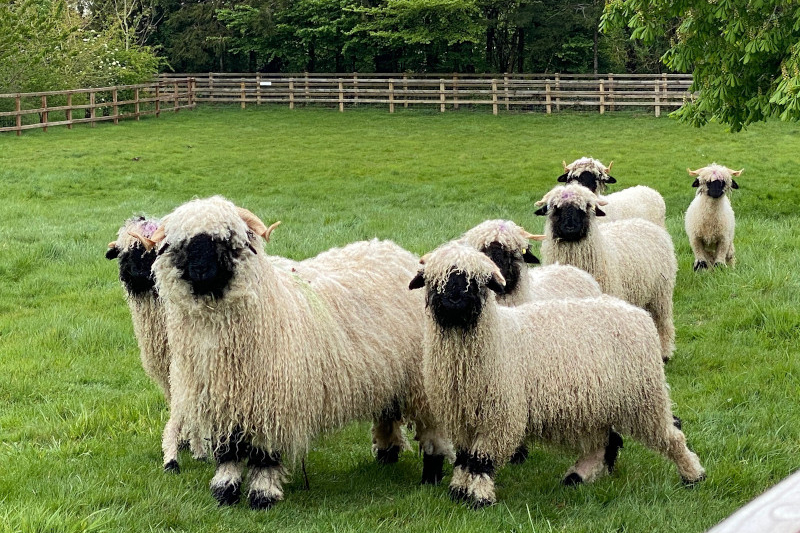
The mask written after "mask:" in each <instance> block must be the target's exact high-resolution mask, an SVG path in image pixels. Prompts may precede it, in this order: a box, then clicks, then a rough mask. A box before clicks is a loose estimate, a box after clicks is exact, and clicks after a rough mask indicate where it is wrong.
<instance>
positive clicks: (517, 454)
mask: <svg viewBox="0 0 800 533" xmlns="http://www.w3.org/2000/svg"><path fill="white" fill-rule="evenodd" d="M527 459H528V447H527V446H525V445H524V444H523V445H522V446H520V447H519V448H517V449H516V450H515V451H514V455H512V456H511V459H509V460H508V462H509V463H511V464H512V465H521V464H522V463H524V462H525V461H526V460H527Z"/></svg>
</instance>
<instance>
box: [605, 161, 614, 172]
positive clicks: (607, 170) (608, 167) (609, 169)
mask: <svg viewBox="0 0 800 533" xmlns="http://www.w3.org/2000/svg"><path fill="white" fill-rule="evenodd" d="M613 164H614V162H613V161H612V162H610V163H609V164H608V166H607V167H606V172H611V165H613Z"/></svg>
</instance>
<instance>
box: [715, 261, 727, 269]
mask: <svg viewBox="0 0 800 533" xmlns="http://www.w3.org/2000/svg"><path fill="white" fill-rule="evenodd" d="M714 268H728V265H726V264H725V263H723V262H720V261H718V262H716V263H714Z"/></svg>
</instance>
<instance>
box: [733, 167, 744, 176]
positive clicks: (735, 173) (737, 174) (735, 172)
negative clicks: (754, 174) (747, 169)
mask: <svg viewBox="0 0 800 533" xmlns="http://www.w3.org/2000/svg"><path fill="white" fill-rule="evenodd" d="M742 172H744V169H741V170H732V171H731V175H733V176H736V177H737V178H738V177H739V176H741V175H742Z"/></svg>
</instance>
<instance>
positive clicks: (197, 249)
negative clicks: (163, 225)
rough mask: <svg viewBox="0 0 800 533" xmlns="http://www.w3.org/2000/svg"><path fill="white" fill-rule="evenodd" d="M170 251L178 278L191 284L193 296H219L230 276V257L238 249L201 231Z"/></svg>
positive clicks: (231, 276) (231, 265)
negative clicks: (178, 274)
mask: <svg viewBox="0 0 800 533" xmlns="http://www.w3.org/2000/svg"><path fill="white" fill-rule="evenodd" d="M173 253H174V254H175V255H174V257H175V266H176V267H177V268H178V269H179V270H180V271H181V279H183V280H185V281H187V282H188V283H189V284H190V285H191V287H192V293H193V294H194V295H195V296H213V297H214V298H220V297H222V295H223V293H224V292H225V289H226V288H227V287H228V284H229V282H230V280H231V278H233V274H234V259H235V258H236V257H237V256H238V255H239V253H240V252H237V251H235V250H233V249H232V248H231V247H230V245H229V243H227V242H226V241H223V240H220V239H215V238H214V237H211V236H210V235H207V234H205V233H201V234H199V235H195V236H193V237H192V238H191V239H189V241H188V242H186V243H185V244H184V245H182V246H178V247H177V249H176V250H175V251H174V252H173Z"/></svg>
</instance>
